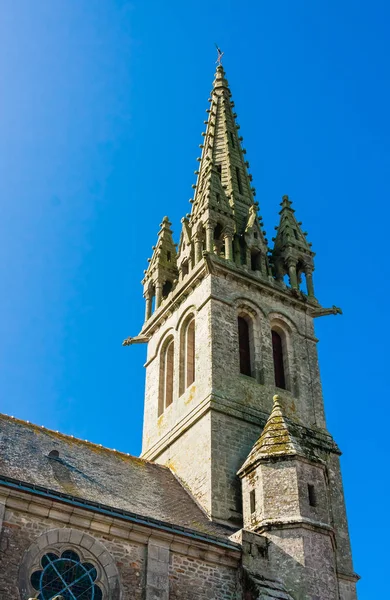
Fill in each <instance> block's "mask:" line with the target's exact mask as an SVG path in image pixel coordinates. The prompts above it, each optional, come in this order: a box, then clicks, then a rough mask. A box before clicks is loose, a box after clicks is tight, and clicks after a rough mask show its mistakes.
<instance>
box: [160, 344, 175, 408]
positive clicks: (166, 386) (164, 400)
mask: <svg viewBox="0 0 390 600" xmlns="http://www.w3.org/2000/svg"><path fill="white" fill-rule="evenodd" d="M174 353H175V345H174V341H173V339H172V338H170V339H169V341H168V342H166V343H165V344H164V346H163V348H162V351H161V359H160V389H159V402H158V416H160V415H161V414H162V413H163V412H164V410H165V409H166V408H167V407H168V406H169V405H170V404H172V402H173V370H174V369H173V367H174Z"/></svg>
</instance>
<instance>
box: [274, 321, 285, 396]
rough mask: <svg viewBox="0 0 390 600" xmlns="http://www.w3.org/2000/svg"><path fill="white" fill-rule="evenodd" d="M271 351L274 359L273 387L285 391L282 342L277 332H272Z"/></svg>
mask: <svg viewBox="0 0 390 600" xmlns="http://www.w3.org/2000/svg"><path fill="white" fill-rule="evenodd" d="M272 350H273V358H274V372H275V385H276V387H278V388H281V389H283V390H285V389H286V377H285V373H284V356H283V340H282V338H281V336H280V335H279V333H278V332H277V331H274V330H272Z"/></svg>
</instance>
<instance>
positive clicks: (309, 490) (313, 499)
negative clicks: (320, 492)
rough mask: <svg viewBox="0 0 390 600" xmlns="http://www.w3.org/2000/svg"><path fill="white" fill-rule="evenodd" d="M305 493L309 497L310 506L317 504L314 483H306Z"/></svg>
mask: <svg viewBox="0 0 390 600" xmlns="http://www.w3.org/2000/svg"><path fill="white" fill-rule="evenodd" d="M307 494H308V497H309V504H310V506H317V494H316V489H315V487H314V485H312V484H311V483H308V484H307Z"/></svg>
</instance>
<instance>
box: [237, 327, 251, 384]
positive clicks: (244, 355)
mask: <svg viewBox="0 0 390 600" xmlns="http://www.w3.org/2000/svg"><path fill="white" fill-rule="evenodd" d="M237 324H238V345H239V350H240V373H242V374H243V375H249V376H251V375H252V368H251V348H250V331H249V323H248V321H247V320H246V319H244V317H238V319H237Z"/></svg>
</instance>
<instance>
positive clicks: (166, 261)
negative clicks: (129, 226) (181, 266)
mask: <svg viewBox="0 0 390 600" xmlns="http://www.w3.org/2000/svg"><path fill="white" fill-rule="evenodd" d="M171 225H172V223H170V221H169V219H168V217H164V218H163V220H162V223H160V231H159V232H158V238H157V244H156V245H155V246H153V248H152V249H153V255H152V258H151V259H149V267H148V269H147V271H146V276H147V277H150V276H151V275H153V274H154V273H155V272H156V271H158V270H161V269H164V270H165V271H167V272H171V273H172V275H174V274H175V273H176V246H175V243H174V241H173V237H172V229H171Z"/></svg>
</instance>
